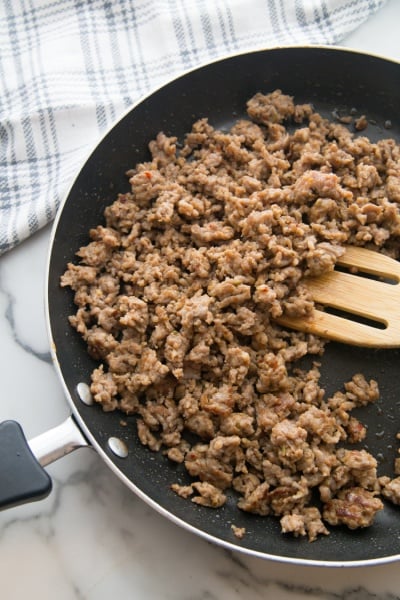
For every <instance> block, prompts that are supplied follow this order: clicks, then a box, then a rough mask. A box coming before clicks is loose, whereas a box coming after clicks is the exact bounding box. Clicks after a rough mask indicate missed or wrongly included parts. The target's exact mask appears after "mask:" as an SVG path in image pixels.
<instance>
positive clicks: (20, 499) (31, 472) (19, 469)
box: [0, 417, 89, 509]
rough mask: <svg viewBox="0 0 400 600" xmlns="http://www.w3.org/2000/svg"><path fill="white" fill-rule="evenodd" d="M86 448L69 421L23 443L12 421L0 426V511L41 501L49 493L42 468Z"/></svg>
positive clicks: (15, 424)
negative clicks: (70, 453) (74, 451)
mask: <svg viewBox="0 0 400 600" xmlns="http://www.w3.org/2000/svg"><path fill="white" fill-rule="evenodd" d="M83 446H89V443H88V441H87V440H86V438H85V437H84V436H83V434H82V432H81V430H80V429H79V427H78V425H77V424H76V423H75V420H74V419H73V417H69V418H68V419H67V420H66V421H65V422H64V423H62V424H61V425H59V426H58V427H55V428H54V429H50V430H49V431H47V432H45V433H43V434H41V435H40V436H38V437H36V438H34V439H33V440H31V441H30V442H28V441H27V439H26V437H25V435H24V432H23V430H22V427H21V426H20V425H19V423H17V422H16V421H4V422H3V423H0V509H6V508H11V507H13V506H17V505H19V504H25V503H26V502H33V501H35V500H41V499H43V498H45V497H46V496H48V495H49V493H50V492H51V489H52V482H51V479H50V476H49V475H48V473H47V472H46V471H45V469H44V468H43V467H44V466H45V465H47V464H50V463H51V462H53V461H55V460H57V459H58V458H61V456H65V454H68V453H69V452H72V451H73V450H76V449H77V448H81V447H83Z"/></svg>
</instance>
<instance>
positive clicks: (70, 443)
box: [0, 47, 400, 566]
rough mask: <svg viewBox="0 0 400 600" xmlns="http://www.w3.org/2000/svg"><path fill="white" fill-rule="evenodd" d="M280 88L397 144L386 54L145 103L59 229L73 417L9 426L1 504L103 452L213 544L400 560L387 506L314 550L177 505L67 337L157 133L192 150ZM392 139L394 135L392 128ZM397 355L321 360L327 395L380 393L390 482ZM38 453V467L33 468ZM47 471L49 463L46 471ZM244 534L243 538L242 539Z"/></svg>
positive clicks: (202, 79)
mask: <svg viewBox="0 0 400 600" xmlns="http://www.w3.org/2000/svg"><path fill="white" fill-rule="evenodd" d="M277 88H280V89H281V90H282V91H283V92H284V93H287V94H290V95H293V96H294V97H295V101H296V102H299V103H303V102H311V103H313V105H314V106H315V109H316V110H317V111H319V112H320V113H321V114H322V115H323V116H326V117H329V118H332V114H336V112H339V113H342V112H343V113H348V111H349V110H351V109H354V110H355V111H356V112H357V114H359V115H362V114H364V115H366V116H367V118H368V119H369V126H368V130H367V132H366V134H367V135H368V136H369V137H370V139H372V140H377V139H379V138H383V137H394V138H395V139H396V140H397V141H400V120H399V118H398V111H399V107H400V64H399V63H395V62H392V61H389V60H385V59H382V58H379V57H376V56H371V55H366V54H362V53H356V52H353V51H350V50H345V49H340V48H332V47H288V48H274V49H270V50H263V51H257V52H250V53H246V54H241V55H235V56H231V57H228V58H225V59H222V60H218V61H216V62H213V63H211V64H208V65H205V66H202V67H200V68H197V69H195V70H193V71H190V72H188V73H186V74H184V75H183V76H181V77H179V78H177V79H175V80H173V81H172V82H171V83H169V84H167V85H165V86H164V87H162V88H161V89H158V90H157V91H155V92H153V93H152V94H151V95H150V96H148V97H147V98H145V99H144V100H142V101H140V102H139V103H138V104H137V105H135V106H134V107H133V108H132V109H131V110H129V112H127V113H126V114H125V115H124V116H123V117H122V118H121V119H120V120H119V121H118V122H117V123H116V124H115V125H114V126H113V128H112V129H111V130H110V131H109V132H108V133H107V134H106V135H105V137H104V138H103V139H102V140H101V141H100V143H99V144H98V145H97V147H96V149H95V150H94V151H93V152H92V154H91V155H90V156H89V158H88V159H87V161H86V163H85V164H84V166H83V168H82V169H81V171H80V172H79V174H78V176H77V178H76V180H75V181H74V183H73V185H72V187H71V189H70V191H69V193H68V195H67V197H66V199H65V202H64V204H63V205H62V207H61V208H60V211H59V213H58V216H57V219H56V222H55V224H54V227H53V234H52V244H51V250H50V255H49V262H48V294H47V316H48V324H49V331H50V338H51V347H52V354H53V358H54V364H55V368H56V370H57V371H58V373H59V375H60V378H61V381H62V385H63V386H64V389H65V393H66V396H67V399H68V401H69V403H70V405H71V411H72V416H71V418H70V419H69V420H68V421H67V422H66V423H64V424H62V425H60V426H59V427H57V428H56V429H55V430H52V431H50V432H47V433H45V434H43V436H40V437H39V438H37V439H35V440H33V441H31V442H30V443H29V445H27V444H26V440H25V437H24V434H23V432H22V429H21V427H20V426H19V425H18V424H16V423H14V422H11V421H8V422H5V423H3V424H1V425H0V456H1V457H2V458H1V462H2V464H1V465H0V501H1V503H2V506H3V507H7V506H12V505H15V504H18V503H21V502H25V501H28V500H32V499H39V498H41V497H43V496H45V495H46V494H48V493H49V491H50V489H51V481H50V479H49V477H48V475H47V473H46V471H45V470H44V469H43V468H42V466H43V465H46V464H47V463H48V462H51V461H52V460H54V459H55V458H58V457H59V456H60V455H62V454H64V453H66V452H69V451H70V450H73V449H75V448H76V447H79V446H85V445H90V446H93V447H94V448H95V449H96V450H97V452H98V453H99V455H100V456H101V458H102V459H103V460H104V461H105V462H106V463H107V464H108V465H109V467H110V468H111V469H112V470H113V471H114V473H115V474H116V475H117V476H118V477H120V479H121V480H122V481H123V482H124V483H125V484H126V485H127V486H128V487H129V488H131V490H132V491H133V492H135V493H136V494H138V495H139V496H140V497H141V498H142V499H144V500H145V501H146V502H148V504H149V505H151V506H152V507H153V508H155V509H156V510H158V511H159V512H160V513H161V514H163V515H165V516H166V517H168V518H170V519H171V520H172V521H174V522H175V523H177V524H179V525H181V526H184V527H185V528H187V529H189V530H190V531H192V532H194V533H197V534H199V535H201V536H203V537H204V538H206V539H207V540H209V541H212V542H215V543H218V544H220V545H222V546H224V547H226V548H229V549H233V550H241V551H243V552H245V553H247V554H250V555H253V556H258V557H263V558H268V559H273V560H279V561H283V562H289V563H295V564H309V565H324V566H355V565H358V566H359V565H370V564H378V563H382V562H388V561H393V560H396V559H398V558H400V508H396V507H395V506H393V505H390V504H387V505H386V506H385V509H384V510H383V511H381V512H380V513H379V514H378V516H377V518H376V520H375V523H374V524H373V526H372V527H370V528H368V529H364V530H359V531H353V532H351V531H349V530H347V529H346V528H341V527H336V528H332V530H331V534H330V535H329V536H322V537H321V538H319V539H318V540H317V541H315V542H313V543H309V542H308V541H307V540H306V539H295V538H293V537H291V536H287V535H283V534H281V533H280V525H279V521H278V520H277V519H275V518H273V517H260V516H257V515H251V514H247V513H244V512H242V511H240V510H238V509H237V508H236V500H235V498H234V496H233V494H232V495H230V496H229V495H228V501H227V503H226V505H225V506H224V507H222V508H220V509H218V510H213V509H209V508H206V507H202V506H198V505H195V504H194V503H192V502H190V501H187V500H183V499H182V498H179V497H178V496H176V495H175V494H174V493H173V492H172V491H171V490H170V485H171V483H173V482H177V481H178V482H180V483H182V484H184V483H188V482H189V481H188V475H187V474H186V473H185V472H184V469H183V467H182V466H181V465H175V464H171V462H170V461H168V459H167V458H166V457H165V456H162V455H161V454H160V453H154V452H151V451H150V450H149V449H148V448H145V447H143V446H142V445H141V444H140V442H139V441H138V439H137V437H136V433H135V427H134V417H128V418H127V417H126V416H125V415H124V416H123V419H124V421H125V422H127V425H126V424H125V425H124V424H122V415H121V414H118V413H117V412H114V413H104V412H103V411H102V409H101V408H100V407H99V406H97V405H96V406H91V405H89V404H87V403H86V402H85V399H86V397H85V389H86V387H85V386H87V384H88V383H89V382H90V373H91V372H92V370H93V368H94V367H95V366H96V363H95V361H94V360H93V359H91V358H90V357H89V355H88V354H87V351H86V347H85V344H84V343H83V341H82V340H81V339H80V337H79V336H78V334H77V333H76V332H75V331H74V330H73V329H72V328H71V327H70V326H69V324H68V320H67V317H68V315H70V314H73V313H74V310H75V307H74V305H73V300H72V293H70V291H69V290H65V289H61V288H60V286H59V279H60V275H61V274H62V273H63V272H64V271H65V268H66V264H67V262H68V261H74V260H75V252H76V251H77V249H78V248H79V247H80V246H82V245H85V244H86V243H88V230H89V229H90V228H91V227H95V226H96V225H98V224H100V223H102V222H103V210H104V208H105V206H106V205H108V204H110V203H111V202H113V200H114V199H115V197H116V194H117V193H118V192H124V191H128V189H129V183H128V181H127V178H126V176H125V175H124V174H125V173H126V171H127V170H128V169H130V168H131V167H133V166H134V165H135V164H136V163H137V162H141V161H145V160H148V158H149V154H148V146H147V144H148V142H149V141H150V140H151V139H153V138H154V137H155V135H156V134H157V133H158V132H159V131H164V132H165V133H166V134H167V135H176V136H178V138H180V139H182V138H183V136H184V134H185V133H186V132H188V131H189V130H190V128H191V125H192V123H193V121H195V120H196V119H198V118H200V117H208V118H209V120H210V122H211V124H212V125H213V126H215V127H218V128H222V129H224V128H228V127H229V126H230V125H231V124H232V123H233V121H234V120H236V119H237V118H240V117H242V116H244V115H245V106H246V101H247V100H248V99H249V98H250V97H251V96H252V95H254V94H255V93H256V92H259V91H261V92H264V93H267V92H270V91H272V90H274V89H277ZM389 123H390V124H391V126H390V130H389V131H388V130H387V127H388V124H389ZM398 365H399V351H398V350H385V351H383V350H367V349H363V348H354V347H349V346H343V345H339V344H334V343H330V344H328V347H327V350H326V353H325V356H324V358H323V360H322V367H321V371H322V385H323V386H324V387H325V388H326V392H327V394H329V393H332V392H333V391H335V390H337V389H339V388H340V387H341V385H342V384H343V382H345V381H347V380H348V379H349V378H351V377H352V376H353V375H354V374H355V373H357V372H360V371H361V372H363V373H364V374H365V376H366V377H367V378H375V379H377V380H378V382H379V386H380V390H381V399H380V400H379V401H378V402H377V403H376V405H374V406H369V407H367V408H363V409H358V413H357V416H358V417H359V418H360V420H361V421H362V422H363V423H365V424H366V425H367V427H368V436H367V440H366V444H367V446H368V449H369V450H370V451H371V452H372V453H373V454H374V455H375V456H376V457H378V461H379V472H380V473H382V474H383V473H387V474H389V475H392V474H393V472H392V464H393V461H394V458H395V457H396V456H397V446H396V437H395V436H396V433H397V431H398V430H399V429H400V423H398V418H397V412H398V407H399V404H400V395H399V393H398ZM34 454H35V456H36V458H35V457H34ZM39 463H40V464H39ZM232 524H234V525H236V526H238V527H245V528H246V534H245V536H244V537H243V539H241V540H240V539H237V538H236V537H235V536H234V535H233V533H232V529H231V525H232Z"/></svg>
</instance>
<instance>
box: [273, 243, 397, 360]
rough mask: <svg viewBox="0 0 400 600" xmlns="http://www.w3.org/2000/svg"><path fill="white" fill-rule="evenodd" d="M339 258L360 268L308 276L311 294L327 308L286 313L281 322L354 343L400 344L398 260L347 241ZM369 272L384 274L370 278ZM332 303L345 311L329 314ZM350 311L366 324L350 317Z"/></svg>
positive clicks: (306, 281)
mask: <svg viewBox="0 0 400 600" xmlns="http://www.w3.org/2000/svg"><path fill="white" fill-rule="evenodd" d="M337 264H338V265H340V266H342V267H345V268H347V269H351V270H353V268H355V269H357V271H358V273H359V274H353V273H349V272H340V271H336V270H335V271H332V272H330V273H327V274H326V275H322V276H320V277H312V278H311V277H310V278H307V279H305V280H304V283H305V284H306V286H307V288H308V289H309V290H310V292H311V295H312V297H313V299H314V300H315V302H316V303H318V304H321V305H322V306H323V307H325V310H317V309H316V310H315V311H314V313H313V314H312V316H310V317H308V318H291V317H287V316H285V315H284V316H282V317H280V318H279V319H277V321H278V323H280V324H281V325H284V326H285V327H288V328H290V329H296V330H299V331H305V332H308V333H315V334H316V335H320V336H322V337H326V338H328V339H331V340H336V341H339V342H344V343H346V344H353V345H355V346H369V347H377V348H395V347H400V284H399V281H400V263H399V262H397V261H396V260H394V259H392V258H389V257H387V256H385V255H383V254H379V253H378V252H374V251H372V250H366V249H365V248H357V247H355V246H348V247H347V248H346V251H345V253H344V255H343V256H342V257H341V258H340V259H339V260H338V261H337ZM362 274H364V276H362ZM365 274H371V275H374V276H378V277H380V278H381V279H380V280H376V279H368V278H367V277H366V276H365ZM329 308H331V309H334V310H336V311H340V313H341V315H343V314H344V313H345V316H339V315H337V314H330V313H329V312H327V310H329ZM347 315H348V317H347ZM352 315H356V318H357V317H362V318H363V319H364V320H368V324H365V323H360V322H356V321H354V320H352ZM353 318H354V317H353ZM370 323H371V324H370ZM375 324H376V326H375Z"/></svg>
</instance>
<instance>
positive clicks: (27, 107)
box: [0, 0, 385, 253]
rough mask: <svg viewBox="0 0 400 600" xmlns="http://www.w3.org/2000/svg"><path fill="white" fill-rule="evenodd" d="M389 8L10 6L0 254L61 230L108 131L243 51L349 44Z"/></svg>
mask: <svg viewBox="0 0 400 600" xmlns="http://www.w3.org/2000/svg"><path fill="white" fill-rule="evenodd" d="M384 3H385V0H376V1H373V0H314V1H313V2H312V3H310V2H309V1H307V0H294V1H293V2H289V1H286V0H218V1H217V2H216V1H215V0H112V1H110V0H3V2H2V3H0V48H1V52H0V253H2V252H5V251H6V250H9V249H10V248H12V247H14V246H15V245H16V244H18V243H19V242H21V241H22V240H23V239H25V238H26V237H28V236H29V235H31V234H32V233H33V232H34V231H36V230H37V229H39V228H40V227H42V226H43V225H45V224H46V223H48V222H49V221H51V219H52V218H53V217H54V214H55V211H56V210H57V207H58V206H59V203H60V199H61V198H62V197H63V195H64V194H65V192H66V190H67V189H68V187H69V186H70V183H71V180H72V177H73V175H74V174H75V172H76V171H77V170H78V168H79V165H80V163H81V161H82V160H83V159H84V157H85V156H86V155H87V152H88V150H89V148H90V147H92V146H93V144H94V143H95V141H96V139H97V138H98V137H99V134H100V133H101V132H102V131H104V129H105V128H107V127H108V126H109V125H110V124H111V123H112V122H113V121H114V120H115V118H116V117H117V116H118V114H119V113H121V112H122V111H123V110H125V109H126V108H127V107H128V106H129V105H130V104H131V103H133V102H135V101H137V100H138V99H139V98H140V97H141V96H143V95H145V94H146V93H148V92H149V91H150V90H151V89H152V88H156V87H158V86H159V85H161V84H163V83H164V82H165V81H167V80H168V79H170V78H171V77H172V76H176V75H178V74H179V73H181V72H183V71H185V70H187V69H189V68H192V67H195V66H196V65H198V64H201V63H204V62H207V61H208V60H210V59H214V58H217V57H219V56H225V55H227V54H229V53H232V52H236V51H242V50H243V51H247V50H251V49H259V48H261V47H268V46H273V45H275V44H285V43H288V44H290V43H335V42H338V41H339V40H340V39H341V38H342V37H343V36H344V35H346V34H347V33H348V32H349V31H351V30H352V29H354V28H355V27H356V26H358V25H359V24H360V23H362V22H363V21H364V20H365V19H366V18H367V17H368V16H369V15H370V14H372V13H373V12H375V11H376V10H378V9H379V8H380V7H381V6H382V5H383V4H384ZM310 7H311V9H310Z"/></svg>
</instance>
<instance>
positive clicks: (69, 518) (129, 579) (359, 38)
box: [0, 0, 400, 600]
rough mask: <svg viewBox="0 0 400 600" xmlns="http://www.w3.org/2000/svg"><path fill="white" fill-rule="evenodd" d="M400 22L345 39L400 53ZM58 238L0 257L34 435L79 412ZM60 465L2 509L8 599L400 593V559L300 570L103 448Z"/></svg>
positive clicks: (4, 328) (0, 317) (0, 311)
mask: <svg viewBox="0 0 400 600" xmlns="http://www.w3.org/2000/svg"><path fill="white" fill-rule="evenodd" d="M399 23H400V2H399V0H388V3H387V5H386V6H385V7H384V8H383V9H382V10H381V11H380V12H379V13H378V14H376V15H375V16H373V17H372V18H371V19H370V20H369V22H367V23H366V24H364V25H363V26H362V27H361V28H360V29H358V30H357V31H356V32H354V33H353V34H352V35H351V36H350V37H348V38H347V39H346V40H344V42H343V45H346V46H350V47H353V48H356V49H361V50H366V51H371V52H374V53H378V54H383V55H386V56H388V57H391V58H394V59H396V60H400V36H399V35H398V29H399ZM397 84H398V82H397ZM399 108H400V107H399ZM49 235H50V228H49V227H47V228H46V229H44V230H43V231H41V232H40V233H39V234H36V235H35V236H34V237H32V238H31V239H29V240H28V241H27V242H25V243H23V244H22V245H21V246H19V247H18V248H16V249H14V250H13V251H11V252H9V253H8V254H6V255H4V256H3V257H2V258H1V259H0V332H1V333H0V353H1V361H0V381H1V402H0V420H4V419H9V418H12V419H16V420H17V421H19V422H20V423H21V424H22V425H23V427H24V430H25V432H26V435H27V437H28V438H30V437H33V436H35V435H37V434H39V433H41V432H42V431H45V430H46V429H48V428H51V427H54V426H55V425H58V424H59V423H60V422H61V421H62V420H63V419H64V418H65V417H66V416H67V415H68V414H69V408H68V405H67V403H66V401H65V398H64V396H63V391H62V387H61V384H60V381H59V380H58V378H57V376H56V373H55V370H54V369H53V367H52V364H51V359H50V355H49V343H48V339H47V330H46V323H45V316H44V308H43V306H44V288H45V269H46V257H47V250H48V241H49ZM20 373H23V374H24V375H23V376H20V375H19V374H20ZM48 471H49V473H50V474H51V476H52V478H53V484H54V489H53V492H52V493H51V495H50V496H49V497H48V498H47V499H46V500H44V501H42V502H39V503H34V504H30V505H25V506H22V507H17V508H14V509H11V510H8V511H4V512H2V513H0V597H1V598H2V599H4V600H19V599H21V598H27V597H29V598H35V599H36V598H41V599H47V598H49V599H50V598H51V599H53V598H57V600H95V599H96V600H106V599H107V600H108V599H109V598H110V597H111V596H113V597H114V598H122V597H123V598H127V599H130V598H134V599H140V600H141V599H144V598H146V600H147V599H153V598H154V599H160V600H214V599H218V600H234V599H236V598H245V599H246V600H258V599H261V598H273V599H274V600H291V599H301V598H306V597H308V598H311V599H316V600H322V599H324V600H372V599H375V598H379V599H381V600H395V599H397V598H400V568H399V565H398V564H396V563H395V564H388V565H384V566H376V567H369V568H365V567H364V568H358V567H357V568H352V569H336V568H321V567H318V568H316V567H308V566H307V567H305V566H301V567H300V566H290V565H285V564H281V563H275V562H273V563H272V562H268V561H264V560H261V559H255V558H251V557H247V556H244V555H242V554H238V553H233V554H232V553H230V552H227V551H226V550H224V549H222V548H219V547H214V546H212V545H210V544H208V543H206V542H205V541H203V540H201V539H199V538H197V537H195V536H193V535H191V534H189V533H188V532H186V531H184V530H182V529H180V528H178V527H177V526H176V525H174V524H172V523H170V522H169V521H167V520H166V519H164V518H163V517H161V516H159V515H158V514H156V513H155V512H154V511H153V510H152V509H150V508H149V507H148V506H147V505H146V504H145V503H144V502H143V501H142V500H139V499H138V498H136V496H135V495H134V494H132V493H131V492H130V491H129V490H128V489H126V488H125V487H124V485H123V484H122V483H121V482H120V481H119V480H118V479H117V478H116V477H115V476H114V475H113V474H112V473H111V472H110V471H109V469H108V468H107V467H106V466H105V465H104V464H103V462H102V461H101V460H100V458H99V457H98V456H97V455H96V454H95V453H94V452H93V451H91V450H79V451H77V452H74V453H73V454H70V455H69V456H67V457H65V458H63V459H62V460H60V461H58V462H56V463H54V464H53V465H50V467H48Z"/></svg>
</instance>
